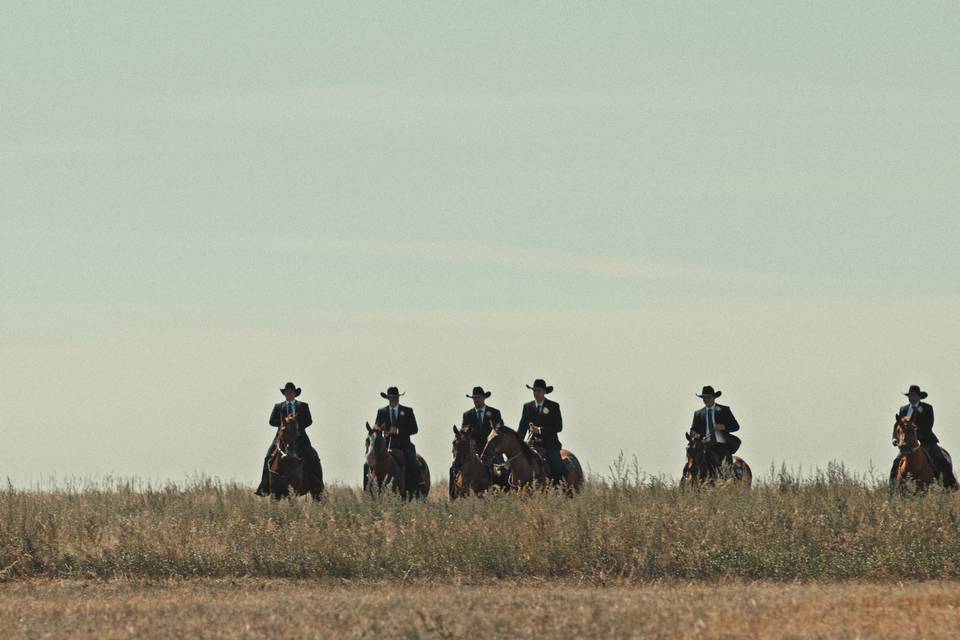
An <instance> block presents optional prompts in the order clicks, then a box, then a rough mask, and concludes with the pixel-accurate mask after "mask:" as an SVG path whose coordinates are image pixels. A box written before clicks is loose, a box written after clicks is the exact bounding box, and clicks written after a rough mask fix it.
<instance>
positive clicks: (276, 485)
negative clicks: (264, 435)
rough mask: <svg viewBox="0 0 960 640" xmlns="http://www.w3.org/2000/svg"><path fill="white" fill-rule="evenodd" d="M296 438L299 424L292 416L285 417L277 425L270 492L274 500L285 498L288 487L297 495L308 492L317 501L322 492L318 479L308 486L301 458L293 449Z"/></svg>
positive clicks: (288, 494) (295, 449) (295, 447)
mask: <svg viewBox="0 0 960 640" xmlns="http://www.w3.org/2000/svg"><path fill="white" fill-rule="evenodd" d="M299 439H300V424H299V423H298V422H297V419H296V418H295V417H293V416H287V417H286V418H284V420H283V422H281V423H280V426H279V427H277V437H276V440H274V445H275V446H274V448H273V455H272V456H271V457H270V464H269V469H270V482H269V489H270V495H271V496H273V497H274V498H276V499H280V498H286V497H289V496H290V490H291V489H292V490H293V493H294V495H297V496H302V495H306V494H307V493H309V494H310V495H311V496H312V497H313V499H314V500H319V499H320V498H321V497H322V495H323V488H322V487H323V484H322V482H321V483H320V484H319V485H316V486H311V483H310V481H309V478H308V477H307V472H306V466H305V465H304V462H303V457H302V456H301V454H300V451H299V450H298V449H297V442H298V441H299ZM321 473H322V471H321Z"/></svg>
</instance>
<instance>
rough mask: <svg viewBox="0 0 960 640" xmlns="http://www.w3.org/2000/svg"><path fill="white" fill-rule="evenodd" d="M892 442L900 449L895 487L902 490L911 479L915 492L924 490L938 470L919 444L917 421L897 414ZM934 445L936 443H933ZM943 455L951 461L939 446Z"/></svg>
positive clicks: (935, 477)
mask: <svg viewBox="0 0 960 640" xmlns="http://www.w3.org/2000/svg"><path fill="white" fill-rule="evenodd" d="M893 437H894V444H896V446H897V448H898V449H900V463H899V464H898V465H897V474H896V478H895V482H896V487H897V488H898V489H899V490H900V491H901V492H902V491H904V490H906V488H907V486H908V484H909V483H910V482H911V481H912V482H913V483H914V489H915V490H916V491H917V492H922V491H926V490H927V488H929V487H930V485H931V484H933V483H934V482H936V480H937V476H938V471H937V467H936V465H934V463H933V459H932V458H931V457H930V453H929V452H927V450H926V448H925V447H923V446H922V445H921V444H920V438H919V437H918V436H917V423H916V421H915V420H914V419H913V418H911V417H909V416H897V417H896V423H894V425H893ZM934 446H936V445H934ZM940 451H942V452H943V457H944V458H946V459H947V461H948V462H951V458H950V454H949V453H947V451H946V449H943V448H942V447H941V449H940Z"/></svg>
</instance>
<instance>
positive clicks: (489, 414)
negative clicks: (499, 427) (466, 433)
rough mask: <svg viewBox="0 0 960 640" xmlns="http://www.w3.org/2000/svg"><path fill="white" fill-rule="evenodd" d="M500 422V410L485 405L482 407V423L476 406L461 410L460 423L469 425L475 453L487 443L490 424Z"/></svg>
mask: <svg viewBox="0 0 960 640" xmlns="http://www.w3.org/2000/svg"><path fill="white" fill-rule="evenodd" d="M501 422H503V416H501V415H500V410H499V409H494V408H493V407H491V406H486V407H484V408H483V424H480V422H479V420H478V417H477V408H476V407H473V408H471V409H469V410H467V411H464V412H463V421H462V422H461V423H460V424H461V426H464V427H470V430H471V432H472V433H473V440H474V442H476V443H477V453H480V452H481V451H483V448H484V447H485V446H486V445H487V438H489V437H490V431H491V430H492V425H496V424H500V423H501Z"/></svg>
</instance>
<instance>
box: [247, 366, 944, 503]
mask: <svg viewBox="0 0 960 640" xmlns="http://www.w3.org/2000/svg"><path fill="white" fill-rule="evenodd" d="M526 387H527V389H529V390H531V391H532V393H533V400H531V401H530V402H527V403H526V404H524V405H523V409H522V410H521V417H520V421H519V428H518V429H517V435H518V436H519V438H520V440H521V441H526V440H527V438H529V445H530V448H531V449H532V450H533V451H535V452H536V454H537V455H538V456H539V457H540V458H541V459H542V462H543V465H542V466H543V468H544V470H545V471H546V472H547V474H548V479H549V480H550V481H551V482H552V483H554V484H559V483H560V482H561V481H562V479H563V477H564V463H563V460H562V458H561V451H562V446H561V444H560V438H559V434H560V432H561V431H563V417H562V415H561V412H560V405H559V403H557V402H555V401H553V400H550V399H549V398H547V397H546V396H547V395H548V394H550V393H552V392H553V387H552V386H550V385H548V384H547V383H546V382H545V381H544V380H543V379H537V380H535V381H534V383H533V384H532V385H531V384H528V385H526ZM280 392H281V393H282V394H283V395H284V398H285V399H284V400H283V401H282V402H278V403H277V404H276V405H274V407H273V410H272V411H271V413H270V421H269V422H270V425H271V426H273V427H278V428H280V427H282V426H284V425H286V424H290V423H295V424H296V426H297V434H298V435H297V440H296V448H297V450H298V453H299V457H300V458H301V459H302V461H303V468H304V472H305V474H306V478H307V483H308V485H310V487H311V488H310V490H311V493H314V495H317V494H318V493H319V492H322V491H323V472H322V470H321V467H320V457H319V456H318V455H317V452H316V450H315V449H314V448H313V446H312V445H311V444H310V438H309V437H308V436H307V432H306V431H307V428H308V427H310V425H311V424H313V417H312V416H311V415H310V407H309V405H308V404H307V403H306V402H302V401H300V400H298V399H297V398H298V397H299V396H300V393H301V389H300V388H299V387H297V386H296V385H295V384H293V383H292V382H288V383H287V384H286V385H285V386H284V387H283V388H282V389H280ZM403 395H404V394H403V393H400V391H399V389H398V388H397V387H390V388H388V389H387V390H386V391H385V392H381V393H380V396H381V397H382V398H384V399H385V400H386V401H387V405H386V406H384V407H381V408H380V409H378V410H377V416H376V418H375V424H376V425H377V427H378V428H379V429H380V430H381V432H382V433H383V435H384V436H386V437H387V438H388V440H389V448H390V450H391V451H392V452H393V454H394V455H395V456H396V457H397V461H398V463H399V466H400V468H401V473H402V475H403V476H404V478H405V481H406V486H407V487H417V486H419V487H420V488H421V490H422V495H426V490H427V489H428V487H424V486H423V483H424V478H425V477H428V476H427V474H425V473H422V471H423V470H422V469H421V460H422V459H421V458H419V457H418V456H417V450H416V447H415V446H414V444H413V441H412V439H411V438H412V436H414V435H416V434H417V432H418V431H419V428H418V426H417V418H416V415H415V414H414V411H413V408H411V407H409V406H406V405H402V404H400V398H401V396H403ZM491 395H492V394H491V392H490V391H486V390H485V389H484V388H483V387H479V386H478V387H474V388H473V391H472V392H471V393H468V394H467V396H466V397H467V398H470V399H471V400H473V407H471V408H470V409H467V410H466V411H464V412H463V418H462V420H461V427H462V428H463V431H462V432H460V433H462V434H466V436H467V437H472V438H473V439H474V441H475V444H476V451H478V452H481V451H483V450H484V447H485V446H486V444H487V442H488V440H489V439H490V438H491V434H492V432H494V431H495V430H496V429H498V428H502V426H503V424H504V421H503V417H502V414H501V412H500V410H499V409H496V408H494V407H491V406H489V405H488V404H487V400H488V399H489V398H490V396H491ZM695 395H696V396H697V397H698V398H700V399H701V401H702V402H703V407H702V408H700V409H698V410H697V411H695V412H694V414H693V421H692V423H691V425H690V431H689V432H688V433H687V440H688V441H696V442H697V443H699V444H701V445H702V446H703V447H704V449H705V451H706V463H707V465H708V466H709V473H710V474H711V475H719V474H721V473H729V474H730V475H732V476H733V477H735V478H740V477H741V474H742V469H743V467H744V466H745V465H742V464H741V462H742V461H740V460H739V459H737V460H736V462H735V460H734V454H735V453H737V450H738V449H739V448H740V444H741V441H740V439H739V438H738V437H737V436H735V435H733V434H734V432H736V431H739V430H740V424H739V423H738V422H737V419H736V417H735V416H734V414H733V410H732V409H731V408H730V407H729V406H726V405H721V404H719V403H718V402H717V399H718V398H719V397H720V396H721V395H722V392H721V391H720V390H715V389H714V388H713V387H712V386H705V387H703V389H702V390H701V392H700V393H698V394H695ZM904 395H905V396H907V398H908V401H909V402H908V404H906V405H903V406H902V407H900V410H899V412H898V418H899V420H900V421H904V422H905V423H909V424H910V425H911V426H912V427H913V428H914V429H915V431H916V438H917V440H918V445H917V447H922V450H923V451H924V452H925V454H926V455H927V456H928V459H929V461H930V462H931V465H932V467H933V469H934V471H935V475H936V477H938V478H939V480H940V482H941V483H942V484H943V486H944V487H946V488H948V489H956V488H958V485H957V480H956V478H955V477H954V474H953V469H952V466H951V463H950V461H949V459H948V457H947V455H945V453H944V452H943V451H942V450H941V448H940V446H939V439H938V438H937V436H936V435H934V433H933V423H934V414H933V407H932V406H931V405H930V404H929V403H927V402H924V400H926V398H927V397H928V394H927V392H925V391H922V390H921V389H920V387H919V386H918V385H912V386H911V387H910V388H909V390H908V391H907V392H906V393H905V394H904ZM278 444H279V437H278V438H274V440H273V441H272V442H271V445H270V448H269V449H268V450H267V455H266V457H265V458H264V462H263V472H262V476H261V481H260V486H259V487H258V488H257V495H261V496H264V495H270V493H271V491H270V474H271V473H272V472H273V471H272V470H271V461H273V460H274V459H275V458H276V456H277V453H278ZM898 444H899V445H900V446H901V451H900V454H899V455H898V456H897V457H896V459H895V460H894V463H893V468H892V470H891V474H890V477H891V480H893V479H894V478H896V477H897V473H898V469H899V467H900V463H901V459H902V458H903V456H904V455H905V454H906V453H908V452H907V451H905V450H904V449H903V447H902V443H898V441H897V439H896V427H895V439H894V445H895V446H898ZM688 460H689V457H688ZM502 462H504V461H503V460H502V459H494V458H490V457H486V458H485V459H484V460H483V463H484V464H485V465H487V466H489V467H493V466H494V465H497V464H501V463H502ZM459 471H460V462H459V461H458V460H456V459H455V460H454V463H453V465H452V466H451V467H450V485H449V486H450V494H451V497H453V495H454V486H455V478H456V476H457V474H458V473H459ZM689 472H690V469H689V462H688V465H685V466H684V470H683V477H687V476H688V474H689ZM491 475H493V473H492V469H491ZM369 477H370V469H369V468H368V466H367V465H366V464H365V465H364V469H363V484H364V488H366V487H367V482H368V478H369Z"/></svg>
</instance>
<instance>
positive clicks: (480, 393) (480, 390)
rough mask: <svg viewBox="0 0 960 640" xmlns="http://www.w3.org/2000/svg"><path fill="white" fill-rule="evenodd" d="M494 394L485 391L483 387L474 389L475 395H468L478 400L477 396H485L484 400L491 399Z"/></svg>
mask: <svg viewBox="0 0 960 640" xmlns="http://www.w3.org/2000/svg"><path fill="white" fill-rule="evenodd" d="M491 395H492V394H491V393H490V392H489V391H484V390H483V387H474V388H473V393H468V394H467V397H468V398H476V397H477V396H483V397H484V398H489V397H490V396H491Z"/></svg>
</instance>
